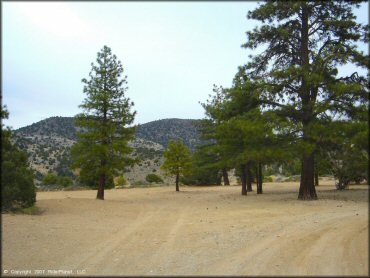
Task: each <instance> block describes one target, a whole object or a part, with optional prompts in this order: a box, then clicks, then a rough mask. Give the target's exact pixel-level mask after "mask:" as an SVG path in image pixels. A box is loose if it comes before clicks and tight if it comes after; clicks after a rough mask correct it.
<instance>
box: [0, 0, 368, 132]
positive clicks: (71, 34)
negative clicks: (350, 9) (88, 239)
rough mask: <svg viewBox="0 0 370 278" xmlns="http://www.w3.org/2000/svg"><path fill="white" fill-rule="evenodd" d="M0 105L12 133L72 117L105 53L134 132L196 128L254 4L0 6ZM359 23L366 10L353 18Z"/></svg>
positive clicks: (226, 79)
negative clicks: (118, 68)
mask: <svg viewBox="0 0 370 278" xmlns="http://www.w3.org/2000/svg"><path fill="white" fill-rule="evenodd" d="M1 5H2V30H1V34H2V104H3V105H4V104H5V105H7V107H8V111H9V112H10V116H9V119H8V120H5V121H4V124H5V125H8V126H11V127H12V128H14V129H17V128H20V127H23V126H27V125H30V124H32V123H35V122H38V121H40V120H43V119H46V118H48V117H51V116H69V117H70V116H74V115H76V114H78V113H80V112H82V111H81V109H80V108H79V107H78V106H79V105H80V104H81V103H82V101H83V99H84V98H85V95H84V93H83V83H82V82H81V79H82V78H87V77H88V74H89V72H90V69H91V62H95V59H96V54H97V52H99V51H100V50H101V49H102V47H103V46H104V45H107V46H109V47H110V48H111V49H112V52H113V54H116V56H117V57H118V59H119V60H120V61H121V62H122V64H123V67H124V70H125V75H127V76H128V78H127V80H128V87H129V89H128V91H127V93H126V96H127V97H129V98H130V100H132V101H133V102H134V103H135V105H134V110H136V111H137V115H136V119H135V124H142V123H146V122H150V121H154V120H159V119H165V118H182V119H199V118H203V117H204V110H203V108H202V106H201V105H200V103H199V102H205V101H206V100H207V99H208V98H209V95H210V94H212V89H213V84H216V85H222V86H224V87H229V86H231V83H232V79H233V77H234V75H235V74H236V72H237V69H238V66H241V65H243V64H245V63H247V62H248V55H249V54H253V53H252V52H251V51H250V50H246V49H243V48H241V45H242V44H243V43H245V42H246V35H245V32H246V31H248V30H252V29H253V28H254V27H255V24H256V22H255V21H248V20H247V18H246V15H247V13H248V11H249V10H253V9H254V8H256V7H257V6H258V3H257V2H2V3H1ZM356 14H357V15H358V21H359V22H362V23H367V22H368V9H367V4H364V5H363V6H362V7H361V9H359V10H358V11H356Z"/></svg>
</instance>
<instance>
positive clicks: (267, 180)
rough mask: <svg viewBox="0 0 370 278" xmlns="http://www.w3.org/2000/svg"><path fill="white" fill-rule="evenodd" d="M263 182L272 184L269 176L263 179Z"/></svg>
mask: <svg viewBox="0 0 370 278" xmlns="http://www.w3.org/2000/svg"><path fill="white" fill-rule="evenodd" d="M263 182H273V179H272V177H270V176H267V177H263Z"/></svg>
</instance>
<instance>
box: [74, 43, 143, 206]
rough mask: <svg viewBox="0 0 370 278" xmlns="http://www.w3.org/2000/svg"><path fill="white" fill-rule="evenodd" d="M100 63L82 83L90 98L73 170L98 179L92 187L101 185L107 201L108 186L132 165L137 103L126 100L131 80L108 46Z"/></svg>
mask: <svg viewBox="0 0 370 278" xmlns="http://www.w3.org/2000/svg"><path fill="white" fill-rule="evenodd" d="M96 62H97V65H95V64H93V63H92V70H91V72H90V79H89V80H87V79H82V82H83V83H85V86H84V93H85V94H86V98H85V100H84V102H83V103H82V104H81V105H80V107H81V108H82V109H84V113H82V114H80V115H78V116H77V117H76V125H77V126H78V127H80V128H81V129H82V131H83V132H81V133H78V134H77V136H78V140H77V143H76V144H75V145H74V146H73V148H72V150H71V154H72V158H73V165H72V167H73V168H79V169H80V173H81V175H82V176H84V174H87V176H91V175H94V176H95V174H96V175H97V176H98V178H97V180H96V181H95V182H93V183H92V185H95V184H97V183H98V184H99V187H98V192H97V196H96V198H97V199H100V200H104V188H105V187H106V183H107V182H108V181H109V180H113V176H116V175H118V170H122V169H124V166H125V165H127V164H130V163H131V162H132V160H131V159H129V158H128V157H127V155H128V154H129V153H130V152H131V148H129V146H128V141H130V140H131V139H132V138H133V136H134V129H133V128H132V127H127V126H128V125H131V124H132V123H133V120H134V116H135V113H136V112H131V111H130V110H131V107H132V106H133V102H130V100H129V98H126V97H125V92H126V91H127V87H126V86H125V84H126V83H127V81H126V78H127V76H123V77H121V75H122V73H123V67H122V64H121V62H120V61H118V60H117V57H116V55H113V54H112V52H111V49H110V48H109V47H107V46H104V47H103V49H102V50H101V52H99V53H98V55H97V59H96ZM85 179H86V176H85Z"/></svg>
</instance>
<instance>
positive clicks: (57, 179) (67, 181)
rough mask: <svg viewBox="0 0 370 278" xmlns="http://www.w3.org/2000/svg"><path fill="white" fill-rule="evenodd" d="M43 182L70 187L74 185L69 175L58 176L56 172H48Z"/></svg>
mask: <svg viewBox="0 0 370 278" xmlns="http://www.w3.org/2000/svg"><path fill="white" fill-rule="evenodd" d="M42 184H43V185H45V186H58V185H60V186H62V187H69V186H71V185H73V181H72V179H71V178H70V177H68V176H57V175H55V174H54V173H51V172H49V173H47V174H46V175H45V176H44V178H43V179H42Z"/></svg>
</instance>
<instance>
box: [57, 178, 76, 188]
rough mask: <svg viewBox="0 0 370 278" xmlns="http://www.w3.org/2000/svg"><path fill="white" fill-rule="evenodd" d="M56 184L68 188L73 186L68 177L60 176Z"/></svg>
mask: <svg viewBox="0 0 370 278" xmlns="http://www.w3.org/2000/svg"><path fill="white" fill-rule="evenodd" d="M58 184H59V185H61V186H63V187H68V186H71V185H73V181H72V179H71V178H70V177H67V176H62V177H58Z"/></svg>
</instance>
